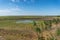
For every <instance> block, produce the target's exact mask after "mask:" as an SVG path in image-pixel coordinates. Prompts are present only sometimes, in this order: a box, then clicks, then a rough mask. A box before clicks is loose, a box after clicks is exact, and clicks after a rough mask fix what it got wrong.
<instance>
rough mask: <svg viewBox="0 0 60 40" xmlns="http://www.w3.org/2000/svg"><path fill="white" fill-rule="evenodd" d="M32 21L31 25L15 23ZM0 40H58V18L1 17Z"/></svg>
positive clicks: (59, 27) (59, 20) (59, 25)
mask: <svg viewBox="0 0 60 40" xmlns="http://www.w3.org/2000/svg"><path fill="white" fill-rule="evenodd" d="M18 20H32V21H33V22H32V23H16V21H18ZM0 40H60V17H59V16H1V17H0Z"/></svg>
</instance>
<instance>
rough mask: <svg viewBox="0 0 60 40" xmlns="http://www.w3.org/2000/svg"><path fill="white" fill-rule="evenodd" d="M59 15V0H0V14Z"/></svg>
mask: <svg viewBox="0 0 60 40" xmlns="http://www.w3.org/2000/svg"><path fill="white" fill-rule="evenodd" d="M8 15H38V16H39V15H60V0H0V16H8Z"/></svg>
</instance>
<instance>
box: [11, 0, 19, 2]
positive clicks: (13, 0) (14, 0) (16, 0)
mask: <svg viewBox="0 0 60 40" xmlns="http://www.w3.org/2000/svg"><path fill="white" fill-rule="evenodd" d="M11 1H12V2H19V1H20V0H11Z"/></svg>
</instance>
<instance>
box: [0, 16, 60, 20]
mask: <svg viewBox="0 0 60 40" xmlns="http://www.w3.org/2000/svg"><path fill="white" fill-rule="evenodd" d="M57 18H60V17H59V16H56V17H55V16H0V20H26V19H28V20H52V19H57Z"/></svg>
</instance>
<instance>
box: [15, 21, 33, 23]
mask: <svg viewBox="0 0 60 40" xmlns="http://www.w3.org/2000/svg"><path fill="white" fill-rule="evenodd" d="M16 23H33V20H17V21H16Z"/></svg>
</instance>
